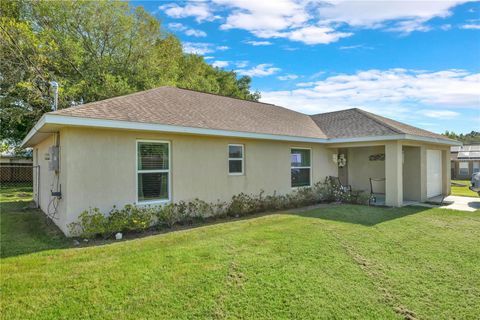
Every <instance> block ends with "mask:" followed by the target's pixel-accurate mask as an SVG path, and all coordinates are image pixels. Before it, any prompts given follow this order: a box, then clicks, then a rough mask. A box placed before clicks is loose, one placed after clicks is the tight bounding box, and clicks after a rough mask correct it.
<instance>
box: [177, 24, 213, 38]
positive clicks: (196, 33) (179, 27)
mask: <svg viewBox="0 0 480 320" xmlns="http://www.w3.org/2000/svg"><path fill="white" fill-rule="evenodd" d="M167 26H168V28H169V29H170V30H172V31H179V32H183V33H185V34H186V35H187V36H191V37H206V36H207V34H206V33H205V32H204V31H202V30H197V29H193V28H189V27H187V26H185V25H183V24H181V23H177V22H174V23H169V24H168V25H167Z"/></svg>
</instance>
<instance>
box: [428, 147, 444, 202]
mask: <svg viewBox="0 0 480 320" xmlns="http://www.w3.org/2000/svg"><path fill="white" fill-rule="evenodd" d="M441 194H442V151H440V150H427V198H431V197H435V196H438V195H441Z"/></svg>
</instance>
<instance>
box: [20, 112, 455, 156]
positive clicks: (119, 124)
mask: <svg viewBox="0 0 480 320" xmlns="http://www.w3.org/2000/svg"><path fill="white" fill-rule="evenodd" d="M51 125H53V126H55V127H56V128H58V127H59V126H60V127H62V126H74V127H93V128H107V129H121V130H137V131H151V132H168V133H179V134H194V135H206V136H221V137H235V138H246V139H261V140H277V141H291V142H310V143H321V144H334V143H351V142H369V141H391V140H412V141H421V142H428V143H435V144H445V145H451V146H454V145H461V143H460V142H458V141H453V140H448V139H440V138H431V137H424V136H417V135H409V134H396V135H388V136H368V137H353V138H333V139H325V138H314V137H301V136H289V135H277V134H266V133H253V132H244V131H230V130H220V129H207V128H196V127H183V126H175V125H166V124H157V123H144V122H133V121H123V120H108V119H95V118H83V117H71V116H61V115H55V114H48V113H47V114H44V115H43V116H42V117H41V118H40V120H39V121H38V122H37V123H36V124H35V126H34V127H33V128H32V129H31V130H30V132H29V133H28V134H27V136H26V137H25V139H23V141H22V144H21V147H23V148H25V147H31V146H33V145H34V144H35V143H32V140H33V138H34V137H35V136H37V135H39V134H51V133H52V131H51V130H50V131H49V130H45V129H46V127H48V126H51Z"/></svg>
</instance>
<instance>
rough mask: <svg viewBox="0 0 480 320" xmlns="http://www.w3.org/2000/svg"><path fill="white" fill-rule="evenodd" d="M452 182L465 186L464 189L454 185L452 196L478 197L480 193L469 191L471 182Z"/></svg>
mask: <svg viewBox="0 0 480 320" xmlns="http://www.w3.org/2000/svg"><path fill="white" fill-rule="evenodd" d="M452 182H453V183H458V184H463V185H464V186H462V187H459V186H456V185H452V196H462V197H478V193H476V192H473V191H472V190H470V189H468V187H470V185H471V183H470V181H469V180H452Z"/></svg>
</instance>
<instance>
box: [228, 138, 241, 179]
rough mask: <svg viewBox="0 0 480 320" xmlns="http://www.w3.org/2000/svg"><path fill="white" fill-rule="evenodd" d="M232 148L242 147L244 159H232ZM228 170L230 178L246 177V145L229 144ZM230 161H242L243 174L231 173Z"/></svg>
mask: <svg viewBox="0 0 480 320" xmlns="http://www.w3.org/2000/svg"><path fill="white" fill-rule="evenodd" d="M230 147H241V148H242V157H241V158H230ZM227 156H228V161H227V170H228V175H229V176H243V175H245V145H243V144H238V143H229V144H228V146H227ZM230 160H237V161H238V160H241V161H242V172H230Z"/></svg>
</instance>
